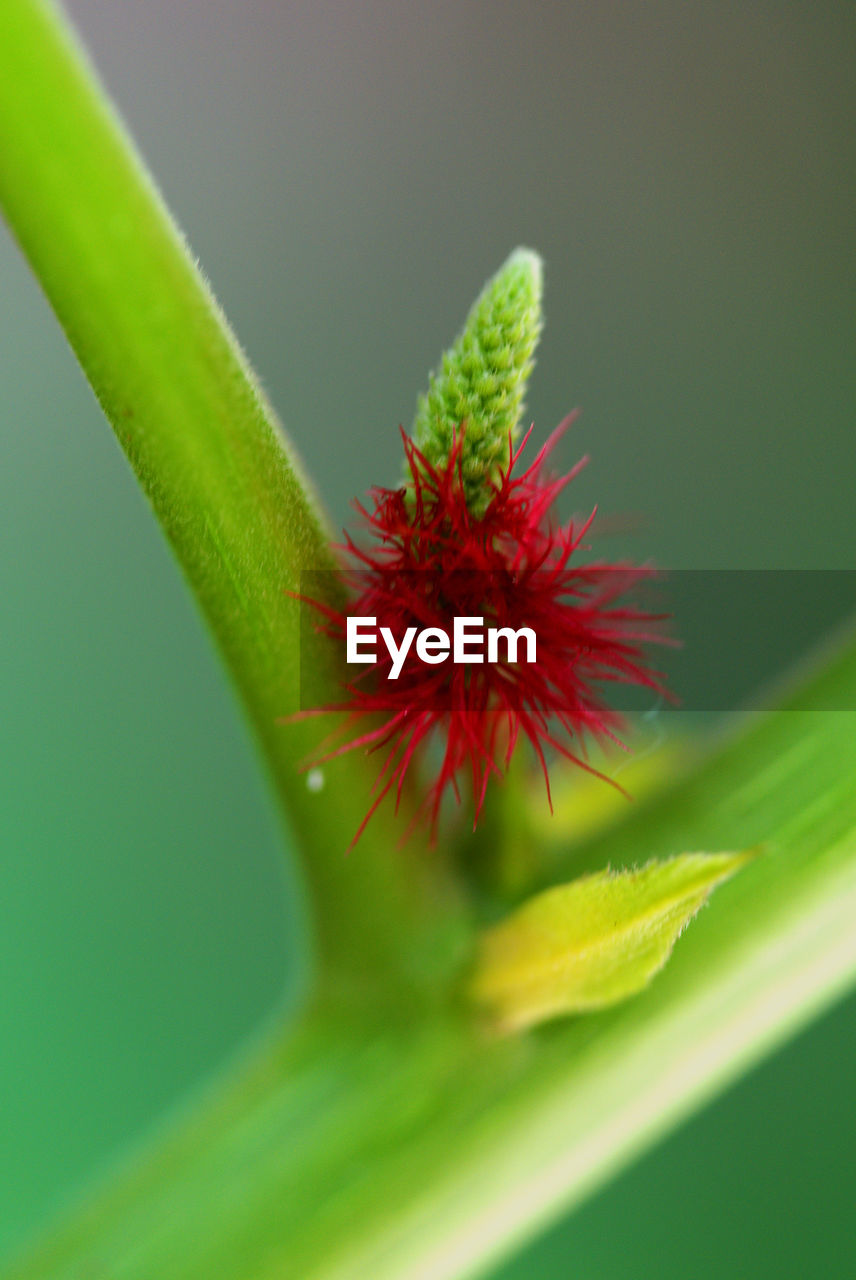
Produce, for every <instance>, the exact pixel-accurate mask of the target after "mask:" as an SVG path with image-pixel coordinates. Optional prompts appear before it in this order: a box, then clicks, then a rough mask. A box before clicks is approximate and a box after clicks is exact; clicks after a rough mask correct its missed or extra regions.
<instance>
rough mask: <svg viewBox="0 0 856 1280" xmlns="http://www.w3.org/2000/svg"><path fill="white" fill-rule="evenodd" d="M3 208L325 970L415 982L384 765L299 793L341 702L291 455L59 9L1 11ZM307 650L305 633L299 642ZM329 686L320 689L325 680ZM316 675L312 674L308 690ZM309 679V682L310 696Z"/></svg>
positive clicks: (410, 891) (36, 6)
mask: <svg viewBox="0 0 856 1280" xmlns="http://www.w3.org/2000/svg"><path fill="white" fill-rule="evenodd" d="M0 202H1V203H2V206H3V208H4V209H5V212H6V216H7V218H8V220H9V223H10V225H11V227H12V230H13V232H14V234H15V235H16V237H17V239H18V241H19V242H20V244H21V247H22V249H23V250H24V252H25V254H26V255H27V257H28V258H29V260H30V262H31V264H32V267H33V270H34V271H35V273H36V275H37V276H38V279H39V281H40V283H41V285H42V287H43V288H44V290H45V292H46V294H47V296H48V298H49V300H50V302H51V304H52V306H53V307H54V309H55V311H56V313H57V316H58V317H59V320H60V323H61V324H62V326H63V328H64V329H65V332H66V334H67V336H68V339H69V342H70V343H71V346H72V347H73V349H74V351H75V353H76V355H77V356H78V358H79V360H80V362H81V364H82V365H83V368H84V370H85V372H86V374H87V377H88V378H89V380H90V382H91V384H92V387H93V389H94V391H95V394H96V395H97V397H98V399H99V401H100V403H101V406H102V408H103V409H104V412H105V414H106V415H107V417H108V419H109V420H110V422H111V424H112V426H113V428H114V430H115V432H116V434H117V436H118V438H119V441H120V443H121V445H122V447H123V449H124V450H125V452H126V454H127V456H128V458H129V460H130V462H131V465H132V466H133V468H134V470H135V471H136V473H137V476H138V478H139V480H140V483H141V484H142V486H143V488H144V490H145V492H146V493H147V495H148V497H149V499H150V501H151V503H152V506H153V508H154V511H155V514H156V516H157V518H158V519H159V521H160V523H161V525H162V526H163V528H164V530H165V532H166V534H167V536H168V538H169V540H170V542H171V543H172V546H173V548H174V550H175V553H176V555H177V557H178V559H179V561H180V563H181V565H182V567H183V569H184V572H185V574H186V575H187V578H188V580H189V582H190V585H191V586H192V588H193V590H194V591H195V593H196V596H197V599H198V600H199V602H200V605H201V607H202V610H203V612H204V614H205V616H206V618H207V619H208V621H209V623H210V624H211V626H212V628H213V630H214V633H215V635H216V637H217V641H218V643H219V646H220V650H221V652H222V654H223V656H224V658H225V661H226V663H227V666H228V667H229V670H230V672H231V674H232V677H233V679H234V680H235V683H236V684H237V686H238V689H239V691H240V694H241V696H242V699H243V702H244V705H245V707H246V709H247V712H248V714H249V716H250V719H251V721H252V724H253V726H254V729H255V732H256V736H257V738H258V741H259V742H260V744H261V747H262V750H263V752H264V755H265V757H266V760H267V763H268V766H269V768H270V771H271V774H272V776H273V780H274V784H275V787H276V790H277V794H278V796H279V799H280V801H281V804H282V806H283V808H284V809H285V811H286V812H287V814H288V816H289V818H290V820H291V822H292V824H293V826H294V828H295V830H296V832H297V835H298V838H299V844H300V847H301V850H302V851H303V853H304V854H305V863H304V865H305V873H306V878H307V881H308V884H309V890H310V896H311V898H312V900H313V907H314V912H315V920H316V928H317V931H318V933H319V935H320V945H321V953H322V957H323V958H324V960H325V961H326V964H327V968H328V971H330V972H335V973H337V974H344V973H347V974H348V975H350V976H351V977H353V978H355V979H356V980H357V981H360V977H361V975H365V974H366V973H370V972H372V971H375V970H377V971H382V972H383V973H384V975H385V978H384V981H385V982H386V983H387V985H389V984H390V983H392V982H393V977H394V975H395V974H396V973H398V974H402V973H404V972H405V971H407V970H410V971H411V973H415V972H417V971H419V970H421V969H423V968H424V966H425V964H426V963H430V962H429V961H428V959H427V957H429V956H431V955H432V953H433V951H434V946H435V939H434V934H433V923H432V922H433V919H434V918H435V916H437V917H439V916H442V915H443V912H442V911H440V910H438V905H439V899H441V898H442V897H443V894H444V890H443V888H442V887H440V886H439V885H438V884H437V882H436V880H433V879H432V881H431V883H426V878H427V876H428V870H429V868H433V867H436V865H437V863H436V859H435V860H433V862H432V861H430V860H428V859H425V858H421V857H420V854H421V852H422V851H421V850H420V849H418V848H417V849H415V850H414V849H413V848H412V847H411V851H410V856H409V858H406V857H403V856H402V855H401V854H398V853H396V851H395V839H396V835H397V834H399V833H400V830H401V828H400V827H399V828H398V830H397V832H396V833H395V834H393V833H392V832H391V830H390V824H389V823H388V822H386V821H385V820H384V818H383V816H380V817H379V818H378V819H377V820H376V821H375V823H374V824H373V826H372V827H370V828H369V830H368V831H367V832H366V835H365V836H364V838H363V839H362V841H361V842H360V844H359V846H358V848H357V850H356V852H355V853H354V854H353V855H352V856H351V857H349V858H346V857H345V850H346V848H347V846H348V843H349V841H350V839H351V837H352V836H353V834H354V832H355V830H356V828H357V826H358V825H359V823H360V821H361V819H362V817H363V815H364V813H365V811H366V809H367V807H368V804H369V802H370V796H369V789H370V786H371V781H372V778H373V776H374V772H375V769H374V767H369V766H368V765H367V762H365V761H364V760H362V759H359V758H355V757H347V758H344V759H341V760H338V761H336V762H334V763H333V764H331V765H330V766H328V767H326V769H325V782H326V785H325V788H324V790H323V791H320V792H313V791H310V790H309V789H308V788H307V785H306V777H305V774H304V773H302V772H301V771H300V765H301V764H302V763H303V762H305V760H306V759H307V758H309V757H311V756H312V755H313V753H317V752H318V748H319V742H320V741H321V739H322V738H323V737H324V735H325V734H326V733H328V732H329V730H330V728H331V725H330V723H329V721H328V719H327V718H322V719H321V720H318V721H310V722H304V723H301V724H292V725H289V726H283V725H281V724H279V723H278V720H279V718H281V717H283V716H287V715H289V714H290V713H292V712H294V711H295V710H296V709H297V708H298V705H299V686H300V662H301V659H302V661H303V663H304V678H305V683H306V689H307V691H308V693H309V696H310V701H311V702H312V703H314V704H316V705H317V704H322V703H324V702H326V701H335V700H336V699H337V698H338V697H340V696H341V695H340V691H339V690H338V688H337V686H336V685H335V683H333V681H332V678H331V676H330V674H329V671H330V666H329V658H330V655H329V654H327V653H325V652H323V642H322V641H320V640H315V641H313V640H312V639H310V640H309V642H308V644H307V643H306V642H305V643H304V650H307V649H308V648H309V645H312V646H313V648H312V650H311V651H309V652H307V651H304V652H303V653H302V654H301V653H300V652H299V640H300V637H299V628H298V606H297V604H296V603H295V601H294V600H293V599H291V598H289V596H287V595H286V591H287V590H290V591H297V590H299V588H300V579H299V575H300V571H301V570H303V569H325V568H330V567H332V561H331V557H330V551H329V549H328V547H329V540H328V536H327V531H326V529H325V528H324V525H323V522H322V519H321V517H320V515H319V512H318V509H317V507H316V505H315V502H314V500H313V497H312V495H311V493H310V491H309V489H308V486H307V484H306V481H305V479H304V478H303V476H302V475H301V474H300V470H299V467H298V464H297V463H296V461H295V458H294V454H293V451H292V449H291V448H290V446H289V444H288V442H287V440H286V439H285V437H284V435H283V433H282V431H281V429H280V427H279V425H278V423H277V421H276V418H275V416H274V414H273V412H272V410H271V408H270V406H269V404H268V403H267V402H266V400H265V398H264V396H263V394H262V392H261V391H260V389H259V386H258V383H257V382H256V380H255V378H254V376H253V373H252V371H251V369H250V368H249V365H248V363H247V360H246V358H245V357H244V355H243V353H242V351H241V349H240V347H239V345H238V343H237V341H236V340H235V337H234V335H233V334H232V332H231V330H230V329H229V327H228V325H227V323H226V320H225V318H224V317H223V314H222V312H221V311H220V309H219V307H218V305H217V303H216V301H215V299H214V298H213V296H212V294H211V291H210V289H209V288H208V286H207V284H206V282H205V280H204V278H203V276H202V274H201V272H200V271H199V269H198V267H197V266H196V265H195V263H194V260H193V257H192V255H191V254H190V252H189V251H188V248H187V245H186V244H185V242H184V240H183V238H182V236H181V234H180V232H179V231H178V229H177V228H176V226H175V224H174V223H173V221H172V220H171V218H170V216H169V213H168V212H167V210H166V208H165V206H164V204H163V201H162V200H161V198H160V196H159V194H158V192H157V190H156V189H155V186H154V184H153V182H152V180H151V178H150V176H149V175H148V174H147V172H146V170H145V168H144V166H143V164H142V162H141V160H140V158H139V157H138V155H137V154H136V152H135V149H134V147H133V144H132V143H131V141H130V140H129V138H128V135H127V134H126V132H125V131H124V129H123V128H122V125H121V124H120V122H119V121H118V119H117V117H116V115H115V113H114V112H113V110H112V109H111V107H110V105H109V103H108V102H107V99H106V97H105V94H104V92H103V91H102V89H101V88H100V86H99V85H98V83H97V81H96V78H95V76H94V74H93V72H92V69H91V67H90V66H89V65H88V63H87V61H86V59H85V57H84V56H83V54H82V53H81V51H80V49H79V48H78V47H77V46H76V44H75V42H74V39H73V37H72V36H71V35H70V33H69V31H68V29H67V27H66V24H65V22H64V20H63V18H62V15H61V14H60V12H59V11H58V10H57V9H56V8H55V7H54V6H53V5H51V4H48V3H44V2H41V3H40V2H39V0H3V4H2V5H0ZM304 640H305V638H304ZM325 672H327V673H328V674H325ZM307 673H311V674H310V676H309V678H307ZM310 679H311V684H310Z"/></svg>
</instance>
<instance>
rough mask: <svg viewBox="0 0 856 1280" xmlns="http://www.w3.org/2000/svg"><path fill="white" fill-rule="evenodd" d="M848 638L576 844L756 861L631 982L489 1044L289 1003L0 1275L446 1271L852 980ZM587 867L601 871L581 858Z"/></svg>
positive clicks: (126, 1278) (549, 1202)
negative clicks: (272, 1028)
mask: <svg viewBox="0 0 856 1280" xmlns="http://www.w3.org/2000/svg"><path fill="white" fill-rule="evenodd" d="M854 699H856V646H854V647H851V649H850V651H849V652H848V653H846V654H844V655H842V656H840V657H839V659H838V660H837V661H836V662H835V663H834V664H833V665H832V666H831V667H830V668H829V670H828V671H827V672H825V673H824V675H823V676H822V677H821V678H820V679H818V680H816V681H815V682H814V685H813V688H810V689H809V690H807V691H806V696H804V697H801V699H800V705H801V706H803V707H804V708H805V710H804V711H791V712H784V713H780V714H774V715H772V716H770V717H768V718H766V719H765V720H763V721H762V722H760V723H758V724H757V725H755V726H753V727H752V728H750V729H749V731H748V732H746V733H744V735H743V736H742V737H741V738H740V739H738V740H736V741H734V742H732V743H731V744H729V746H728V747H727V748H726V749H725V750H724V751H723V752H722V754H721V755H720V756H719V757H718V758H716V759H714V760H711V761H709V762H708V763H707V764H706V765H705V767H704V768H703V769H701V770H700V771H699V772H698V773H697V774H696V775H695V776H694V777H692V778H690V779H688V780H686V781H685V782H683V783H682V784H681V785H680V786H679V787H677V788H676V789H675V790H674V791H673V792H671V793H670V794H669V795H668V796H667V797H666V796H664V797H663V799H662V800H661V801H659V802H657V803H655V804H653V805H652V806H650V807H649V808H648V809H647V810H645V811H643V810H641V809H639V810H637V811H636V812H635V813H634V814H633V816H632V817H631V818H630V819H629V820H628V822H627V823H626V825H625V826H624V827H622V828H621V829H620V830H616V831H614V832H613V833H612V834H611V836H609V837H606V838H604V840H603V841H602V842H601V841H599V842H598V846H597V853H598V856H599V857H600V858H601V859H607V860H609V861H611V862H612V864H613V865H616V866H621V865H627V864H629V863H632V862H638V861H642V860H644V859H645V858H646V857H647V856H648V855H649V854H651V853H652V852H657V853H661V854H662V853H663V852H666V851H669V852H677V851H680V850H687V849H694V848H695V849H697V848H702V849H704V848H706V849H727V848H735V847H738V846H739V845H740V844H741V842H743V841H745V840H746V839H747V838H749V839H751V840H753V841H755V842H756V843H757V844H758V845H759V846H760V848H759V856H758V857H756V858H755V859H754V860H753V862H752V864H751V865H750V866H749V867H747V868H745V869H744V870H743V871H741V873H740V875H739V876H736V877H735V878H734V880H732V881H730V882H729V883H728V884H726V885H724V886H723V887H722V888H720V889H718V890H717V894H716V897H715V899H714V901H713V903H712V905H711V906H710V907H709V908H707V909H706V910H705V911H704V912H703V913H702V914H701V916H700V917H699V919H698V920H697V921H695V923H694V924H693V927H692V929H690V930H689V931H688V933H687V935H686V937H683V938H681V939H680V941H679V942H678V945H677V947H676V950H675V954H674V956H673V957H672V960H671V961H670V963H669V966H668V967H667V969H666V970H665V971H664V972H663V973H662V974H661V975H660V976H659V977H658V978H657V979H656V980H655V982H654V983H653V984H652V985H651V987H649V988H648V989H647V990H646V991H645V992H644V993H643V994H642V995H640V996H638V997H636V998H635V999H633V1000H629V1001H626V1002H625V1003H624V1004H621V1005H618V1006H615V1007H614V1008H612V1009H609V1010H607V1011H605V1012H603V1013H600V1014H596V1015H591V1016H588V1017H584V1018H571V1019H567V1020H565V1021H564V1022H561V1023H557V1024H555V1025H554V1026H552V1027H550V1028H545V1029H543V1030H542V1031H540V1032H536V1033H534V1034H531V1035H528V1036H522V1037H508V1038H505V1039H501V1040H497V1039H492V1038H490V1037H488V1036H481V1035H479V1034H478V1033H477V1032H475V1031H474V1030H473V1029H472V1028H468V1027H465V1026H462V1025H461V1024H459V1023H456V1022H455V1021H454V1020H453V1018H452V1017H451V1016H449V1015H448V1014H440V1015H437V1014H435V1015H434V1016H429V1017H425V1018H423V1019H422V1020H421V1021H420V1022H419V1023H418V1024H417V1025H415V1026H414V1025H406V1026H402V1025H401V1024H400V1023H398V1022H397V1021H395V1020H394V1019H389V1018H387V1019H372V1018H371V1017H366V1016H363V1015H361V1014H359V1013H358V1014H357V1015H356V1016H355V1017H353V1018H348V1017H347V1016H346V1015H343V1013H342V1011H341V1010H339V1011H337V1014H336V1016H335V1018H328V1017H325V1016H323V1015H321V1016H318V1014H313V1015H311V1016H309V1017H308V1018H306V1019H305V1020H304V1021H303V1023H302V1025H301V1026H300V1027H298V1028H297V1030H296V1031H295V1032H294V1034H293V1035H291V1036H290V1037H285V1038H282V1037H278V1038H275V1039H273V1041H269V1042H268V1043H266V1044H262V1045H259V1046H257V1047H256V1050H255V1054H254V1056H253V1058H252V1060H251V1061H250V1062H249V1063H246V1064H242V1066H241V1067H239V1068H237V1069H233V1072H232V1074H231V1076H230V1078H229V1079H228V1080H226V1081H224V1082H223V1083H222V1085H221V1086H220V1088H219V1089H218V1090H216V1091H214V1092H212V1094H210V1095H209V1097H208V1099H207V1101H206V1103H205V1104H204V1105H202V1106H201V1107H200V1108H199V1109H198V1111H197V1113H196V1114H195V1116H192V1117H185V1120H184V1123H183V1124H175V1125H174V1126H173V1129H172V1130H171V1132H170V1134H169V1136H168V1137H167V1139H166V1140H165V1141H164V1142H162V1143H161V1144H160V1145H159V1147H158V1148H157V1149H155V1150H154V1151H152V1152H151V1153H150V1155H149V1157H148V1159H146V1160H144V1161H142V1162H138V1163H137V1164H136V1166H135V1167H134V1168H133V1169H132V1170H130V1171H129V1172H128V1174H127V1175H126V1176H125V1177H123V1178H113V1179H112V1180H111V1182H110V1184H109V1185H107V1186H105V1187H104V1190H103V1192H102V1195H101V1196H100V1197H99V1198H97V1199H95V1200H93V1201H92V1202H91V1203H90V1205H89V1206H88V1207H87V1208H86V1210H85V1211H83V1212H79V1213H78V1214H77V1215H76V1216H74V1217H73V1218H72V1219H71V1220H70V1221H69V1222H68V1223H67V1224H66V1226H65V1227H64V1229H61V1230H59V1231H58V1232H56V1233H55V1234H54V1235H53V1237H52V1238H50V1239H48V1240H46V1241H45V1242H44V1244H43V1245H42V1247H41V1248H40V1249H39V1250H38V1251H37V1252H35V1253H34V1254H32V1255H31V1256H30V1258H28V1259H27V1260H26V1261H22V1263H21V1264H20V1265H19V1266H18V1267H13V1268H12V1269H11V1270H10V1271H9V1272H8V1274H7V1275H6V1276H4V1280H77V1278H79V1277H87V1278H88V1277H90V1276H92V1277H98V1280H120V1278H121V1280H154V1278H157V1280H160V1277H170V1278H172V1277H176V1278H180V1280H280V1278H281V1277H284V1276H289V1277H290V1276H295V1277H300V1278H301V1280H363V1278H364V1277H366V1276H370V1277H372V1280H428V1278H429V1277H430V1280H459V1278H462V1277H465V1276H469V1275H474V1274H483V1273H484V1271H485V1269H486V1267H487V1266H488V1265H489V1263H490V1261H491V1260H492V1259H493V1258H495V1257H498V1256H500V1255H501V1254H502V1252H503V1251H504V1250H506V1249H507V1248H508V1247H509V1246H510V1244H511V1243H513V1242H514V1241H516V1240H519V1239H521V1238H522V1237H523V1236H524V1235H525V1234H526V1233H527V1232H528V1231H530V1230H531V1229H532V1228H533V1227H534V1226H537V1225H539V1224H542V1223H543V1222H544V1221H545V1220H546V1219H547V1218H548V1217H549V1216H550V1214H551V1213H552V1212H555V1211H556V1209H557V1208H559V1207H560V1206H568V1205H570V1204H572V1203H575V1202H577V1201H579V1200H580V1199H582V1198H583V1197H584V1196H585V1195H586V1194H588V1193H589V1192H590V1191H591V1190H592V1189H593V1188H595V1187H597V1186H598V1185H599V1184H601V1183H602V1182H603V1181H604V1180H606V1179H607V1178H608V1177H609V1176H611V1175H612V1174H614V1173H615V1171H616V1170H617V1169H619V1168H620V1167H621V1166H622V1165H623V1164H625V1163H626V1162H627V1161H628V1160H629V1159H631V1158H632V1157H633V1156H634V1155H635V1154H637V1153H638V1152H639V1151H640V1150H642V1149H644V1147H645V1146H647V1145H649V1144H650V1143H651V1142H653V1141H654V1140H655V1139H656V1138H658V1137H660V1136H661V1135H662V1134H663V1133H665V1132H666V1131H667V1130H668V1129H669V1128H670V1127H672V1126H673V1125H674V1124H676V1123H677V1122H678V1121H679V1120H680V1119H682V1118H683V1117H684V1116H686V1115H687V1114H688V1113H689V1112H690V1111H691V1110H692V1109H694V1108H695V1107H697V1106H699V1105H700V1104H701V1103H702V1102H703V1101H705V1100H706V1099H707V1098H709V1097H710V1096H711V1094H712V1093H713V1092H714V1091H715V1090H717V1089H719V1088H722V1087H723V1085H724V1084H726V1083H727V1082H728V1081H730V1080H732V1079H734V1078H735V1076H736V1075H738V1074H739V1072H740V1071H742V1070H744V1069H745V1068H746V1067H747V1066H748V1065H750V1064H751V1063H753V1062H755V1061H757V1060H758V1059H759V1058H760V1057H761V1056H762V1054H763V1053H765V1052H767V1051H769V1050H770V1049H771V1048H772V1047H774V1046H775V1045H776V1044H778V1043H780V1042H781V1041H782V1040H783V1039H784V1038H785V1036H786V1035H788V1034H789V1033H791V1032H793V1031H794V1030H795V1029H796V1028H798V1027H799V1026H801V1025H803V1024H804V1023H805V1022H806V1021H807V1020H808V1019H809V1018H810V1017H811V1016H812V1015H813V1014H814V1013H816V1012H817V1011H818V1010H819V1009H821V1008H822V1007H824V1005H826V1004H828V1003H829V1001H831V1000H832V999H833V998H834V997H835V996H836V995H837V994H839V993H841V992H842V991H843V990H844V989H845V987H846V985H847V984H848V982H850V981H851V980H852V978H853V975H854V974H856V932H854V929H853V917H854V912H856V735H854V720H856V714H855V713H853V712H846V711H833V710H828V709H827V708H829V707H835V706H839V707H852V706H853V705H854ZM601 865H602V862H601Z"/></svg>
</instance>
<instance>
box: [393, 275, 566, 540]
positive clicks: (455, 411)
mask: <svg viewBox="0 0 856 1280" xmlns="http://www.w3.org/2000/svg"><path fill="white" fill-rule="evenodd" d="M541 277H542V265H541V259H540V258H539V256H538V254H537V253H534V252H533V251H532V250H531V249H515V250H514V252H513V253H512V254H511V255H510V257H509V258H507V259H506V261H505V262H504V263H503V265H502V266H501V267H500V269H499V271H497V273H496V275H495V276H493V278H492V279H490V280H488V282H487V284H486V285H485V287H484V289H483V290H482V292H481V293H480V295H479V297H478V298H477V299H476V301H475V303H474V304H473V307H472V310H471V311H470V314H469V315H468V316H467V319H466V323H465V324H464V327H463V329H462V330H461V333H460V334H459V335H458V337H457V339H456V340H455V342H454V345H453V346H452V347H450V349H449V350H448V351H447V352H446V353H445V354H444V356H443V359H442V361H441V364H440V368H439V369H438V370H437V372H436V373H432V374H431V377H430V384H429V388H428V391H427V393H426V394H425V395H423V396H421V397H420V399H419V404H418V407H417V411H416V420H415V422H414V424H413V439H414V441H415V443H416V445H417V447H418V448H419V449H421V451H422V452H423V453H424V454H425V456H426V458H427V459H428V461H429V462H430V463H432V465H434V466H435V467H438V468H442V466H443V465H444V464H445V463H446V462H447V461H448V458H449V452H450V450H451V448H452V441H453V439H454V436H455V433H456V432H458V431H460V429H461V425H462V424H465V426H466V438H465V445H464V454H463V458H462V465H461V470H462V474H463V482H464V493H465V494H466V498H467V506H468V507H469V508H470V510H471V511H472V512H473V513H474V514H475V515H481V514H482V513H483V511H484V508H485V507H486V506H487V503H488V502H489V500H490V496H491V490H490V488H489V487H488V485H487V484H486V481H487V480H489V479H490V478H491V476H492V475H493V474H494V472H495V471H496V469H497V468H498V467H499V466H500V465H501V464H502V463H507V462H508V456H509V455H508V441H509V437H513V436H514V434H515V432H516V430H517V426H518V424H519V421H520V415H521V413H522V412H523V392H524V390H525V388H526V380H527V378H528V377H529V374H530V372H531V369H532V363H533V360H532V357H533V354H534V351H535V346H536V344H537V342H538V337H539V335H540V333H541Z"/></svg>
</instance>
